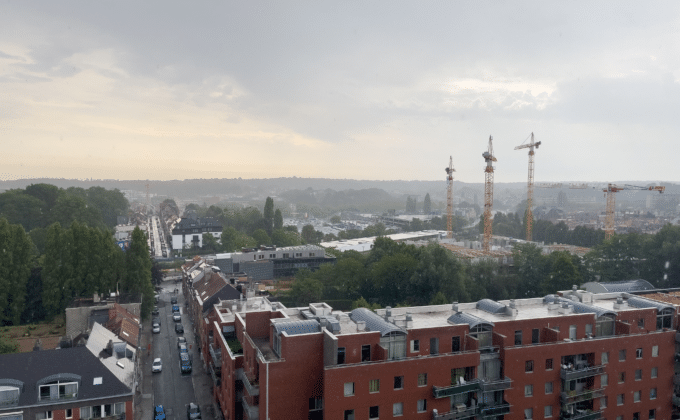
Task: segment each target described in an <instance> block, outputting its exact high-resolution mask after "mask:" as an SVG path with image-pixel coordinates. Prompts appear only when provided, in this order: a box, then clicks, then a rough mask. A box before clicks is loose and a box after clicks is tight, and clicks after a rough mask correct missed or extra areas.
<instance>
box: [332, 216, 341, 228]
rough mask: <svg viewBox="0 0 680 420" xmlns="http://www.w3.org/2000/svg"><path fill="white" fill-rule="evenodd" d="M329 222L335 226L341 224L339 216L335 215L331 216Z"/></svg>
mask: <svg viewBox="0 0 680 420" xmlns="http://www.w3.org/2000/svg"><path fill="white" fill-rule="evenodd" d="M330 222H331V223H333V224H334V225H336V224H338V223H341V222H342V219H341V218H340V216H339V215H337V214H336V215H334V216H331V219H330Z"/></svg>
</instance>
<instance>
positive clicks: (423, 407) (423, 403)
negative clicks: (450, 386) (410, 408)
mask: <svg viewBox="0 0 680 420" xmlns="http://www.w3.org/2000/svg"><path fill="white" fill-rule="evenodd" d="M416 409H417V411H418V412H419V413H424V412H426V411H427V400H418V403H417V406H416Z"/></svg>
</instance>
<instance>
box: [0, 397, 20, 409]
mask: <svg viewBox="0 0 680 420" xmlns="http://www.w3.org/2000/svg"><path fill="white" fill-rule="evenodd" d="M17 404H19V396H18V395H17V396H16V397H11V398H5V399H2V400H0V407H9V406H12V405H17Z"/></svg>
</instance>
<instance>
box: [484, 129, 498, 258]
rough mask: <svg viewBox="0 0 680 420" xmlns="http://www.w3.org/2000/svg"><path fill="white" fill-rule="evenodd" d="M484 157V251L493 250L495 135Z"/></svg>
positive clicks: (490, 137)
mask: <svg viewBox="0 0 680 420" xmlns="http://www.w3.org/2000/svg"><path fill="white" fill-rule="evenodd" d="M482 157H483V158H484V161H485V162H486V168H484V241H483V243H482V246H483V248H484V252H489V251H490V250H491V230H492V229H491V224H492V222H493V220H491V210H493V170H494V167H493V162H496V157H495V156H494V155H493V137H492V136H489V149H488V150H487V151H486V152H484V153H482Z"/></svg>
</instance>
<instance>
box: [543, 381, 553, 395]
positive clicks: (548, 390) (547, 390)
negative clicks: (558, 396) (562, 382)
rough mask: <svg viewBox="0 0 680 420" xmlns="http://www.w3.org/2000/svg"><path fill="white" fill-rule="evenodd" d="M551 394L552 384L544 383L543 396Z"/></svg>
mask: <svg viewBox="0 0 680 420" xmlns="http://www.w3.org/2000/svg"><path fill="white" fill-rule="evenodd" d="M552 393H553V383H552V382H546V383H545V394H546V395H548V394H552Z"/></svg>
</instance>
